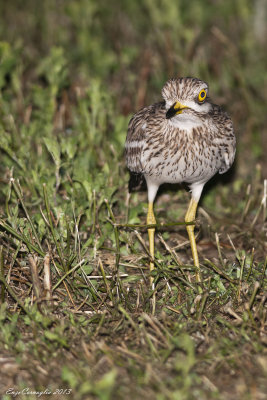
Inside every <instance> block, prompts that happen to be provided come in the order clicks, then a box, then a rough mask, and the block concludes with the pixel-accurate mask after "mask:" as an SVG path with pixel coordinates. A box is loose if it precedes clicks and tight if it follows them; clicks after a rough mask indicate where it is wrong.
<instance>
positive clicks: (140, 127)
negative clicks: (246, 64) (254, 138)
mask: <svg viewBox="0 0 267 400" xmlns="http://www.w3.org/2000/svg"><path fill="white" fill-rule="evenodd" d="M161 94H162V98H163V100H162V101H160V102H158V103H155V104H152V105H150V106H148V107H144V108H142V109H141V110H140V111H138V112H136V113H135V114H134V115H133V117H132V118H131V120H130V122H129V125H128V131H127V137H126V142H125V158H126V165H127V167H128V169H129V170H130V173H131V175H133V176H135V177H136V179H137V177H142V178H144V179H145V181H146V184H147V193H148V211H147V225H148V238H149V254H150V264H149V268H150V272H152V271H153V270H154V268H155V265H154V264H155V262H154V260H155V258H154V256H155V254H154V252H155V245H154V241H155V226H153V225H156V218H155V215H154V201H155V197H156V195H157V192H158V188H159V186H160V185H161V184H163V183H171V184H177V183H186V184H187V185H188V187H189V189H190V192H191V200H190V203H189V206H188V209H187V212H186V214H185V222H186V223H187V224H186V229H187V233H188V237H189V241H190V245H191V251H192V257H193V263H194V266H195V270H196V280H197V281H198V282H200V281H201V274H200V264H199V257H198V252H197V246H196V239H195V234H194V222H195V218H196V212H197V207H198V203H199V200H200V197H201V194H202V190H203V187H204V185H205V184H206V183H207V182H208V181H209V180H210V179H211V178H212V177H213V176H214V175H215V174H216V173H217V172H219V174H223V173H225V172H226V171H228V169H229V168H230V167H231V166H232V164H233V162H234V158H235V152H236V137H235V134H234V128H233V123H232V120H231V118H230V117H229V116H228V114H227V113H226V112H225V111H223V110H222V108H221V107H220V106H218V105H216V104H213V103H212V102H211V100H210V97H209V86H208V84H207V83H206V82H205V81H203V80H201V79H198V78H192V77H175V78H171V79H169V80H168V81H167V82H166V83H165V85H164V86H163V88H162V92H161ZM136 179H135V180H136ZM190 223H191V224H190ZM152 275H153V274H151V278H150V279H151V284H152V288H153V289H154V283H153V277H152Z"/></svg>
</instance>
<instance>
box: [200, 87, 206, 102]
mask: <svg viewBox="0 0 267 400" xmlns="http://www.w3.org/2000/svg"><path fill="white" fill-rule="evenodd" d="M206 97H207V92H206V90H205V89H202V90H200V92H199V94H198V101H200V102H202V101H204V100H205V98H206Z"/></svg>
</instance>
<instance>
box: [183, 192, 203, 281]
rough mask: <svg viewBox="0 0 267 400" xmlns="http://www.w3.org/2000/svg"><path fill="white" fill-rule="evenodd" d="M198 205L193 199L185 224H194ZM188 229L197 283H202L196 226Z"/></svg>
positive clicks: (190, 226)
mask: <svg viewBox="0 0 267 400" xmlns="http://www.w3.org/2000/svg"><path fill="white" fill-rule="evenodd" d="M197 205H198V202H197V201H196V200H194V199H193V198H192V199H191V201H190V204H189V207H188V210H187V213H186V215H185V222H193V221H194V220H195V218H196V212H197ZM186 229H187V233H188V236H189V240H190V244H191V250H192V256H193V260H194V265H195V267H196V278H197V281H198V282H200V281H201V277H200V268H199V260H198V254H197V245H196V239H195V234H194V229H195V226H194V225H187V226H186Z"/></svg>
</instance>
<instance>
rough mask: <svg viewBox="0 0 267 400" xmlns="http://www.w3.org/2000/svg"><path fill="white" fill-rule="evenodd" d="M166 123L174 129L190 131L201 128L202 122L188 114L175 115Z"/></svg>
mask: <svg viewBox="0 0 267 400" xmlns="http://www.w3.org/2000/svg"><path fill="white" fill-rule="evenodd" d="M168 123H169V124H170V125H172V126H174V127H175V128H179V129H183V130H185V131H191V130H192V129H193V128H197V127H198V126H203V121H202V120H201V119H200V118H197V117H196V116H195V115H192V114H189V113H181V114H177V115H175V116H174V117H172V118H170V119H169V120H168Z"/></svg>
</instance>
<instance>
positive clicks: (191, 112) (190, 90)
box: [162, 78, 211, 125]
mask: <svg viewBox="0 0 267 400" xmlns="http://www.w3.org/2000/svg"><path fill="white" fill-rule="evenodd" d="M208 90H209V88H208V84H207V83H206V82H204V81H201V80H200V79H197V78H173V79H169V80H168V81H167V82H166V83H165V85H164V87H163V89H162V97H163V98H164V100H165V104H166V118H167V119H168V120H170V123H172V124H173V125H176V124H179V125H181V123H182V122H184V123H186V122H187V121H188V122H191V123H193V122H194V123H196V124H197V122H198V120H199V116H200V114H202V115H203V114H205V113H208V112H209V111H210V109H211V104H210V102H209V100H208Z"/></svg>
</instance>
